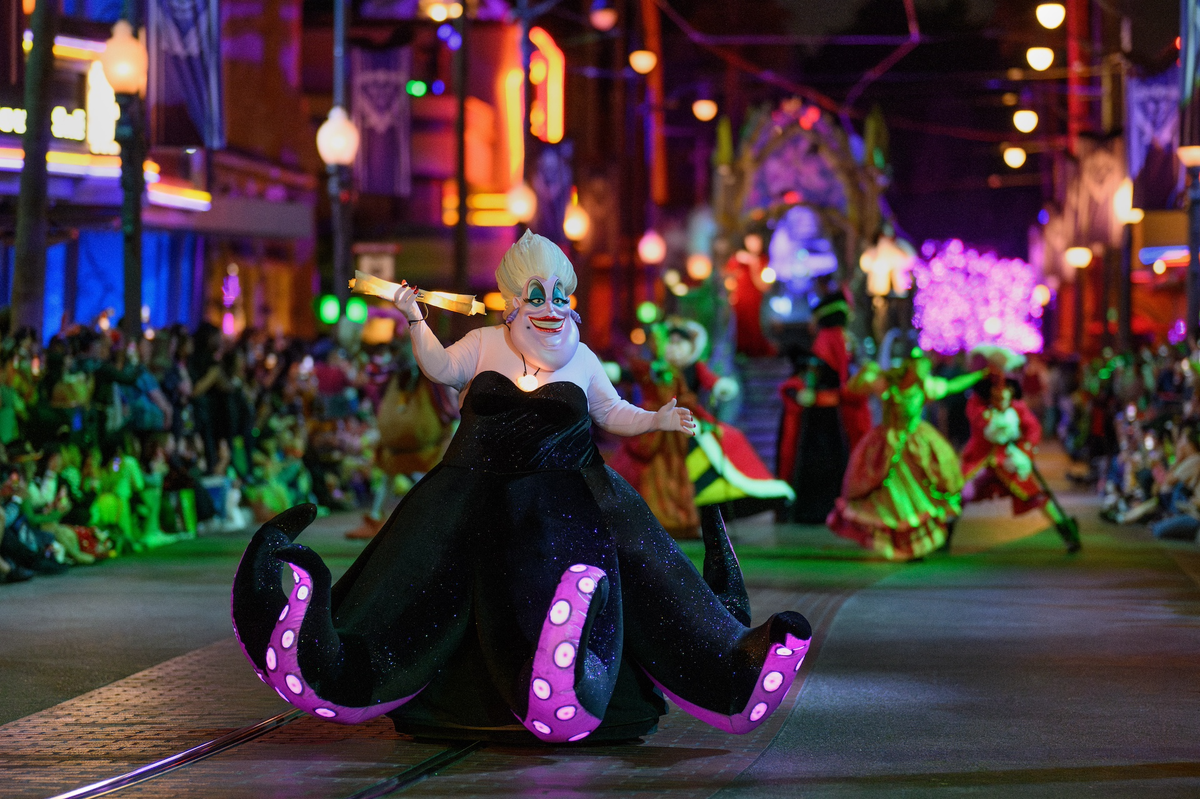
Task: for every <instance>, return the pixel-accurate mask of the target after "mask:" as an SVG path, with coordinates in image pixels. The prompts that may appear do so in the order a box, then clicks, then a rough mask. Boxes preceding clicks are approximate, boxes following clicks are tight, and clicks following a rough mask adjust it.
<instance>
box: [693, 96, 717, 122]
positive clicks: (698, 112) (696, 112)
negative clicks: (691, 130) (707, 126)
mask: <svg viewBox="0 0 1200 799" xmlns="http://www.w3.org/2000/svg"><path fill="white" fill-rule="evenodd" d="M692 115H693V116H695V117H696V119H698V120H700V121H701V122H710V121H712V120H713V119H714V118H715V117H716V116H717V104H716V103H715V102H713V101H712V100H705V99H701V100H697V101H696V102H694V103H692Z"/></svg>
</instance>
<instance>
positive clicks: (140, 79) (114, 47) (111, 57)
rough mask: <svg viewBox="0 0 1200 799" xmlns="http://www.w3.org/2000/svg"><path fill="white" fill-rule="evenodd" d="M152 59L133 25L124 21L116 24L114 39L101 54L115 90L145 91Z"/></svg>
mask: <svg viewBox="0 0 1200 799" xmlns="http://www.w3.org/2000/svg"><path fill="white" fill-rule="evenodd" d="M149 60H150V59H149V56H148V55H147V54H146V45H145V44H144V43H142V42H141V41H140V40H139V39H138V38H137V37H136V36H134V35H133V26H132V25H130V24H129V23H128V22H126V21H125V20H121V21H120V22H118V23H117V24H116V25H113V33H112V38H111V39H109V40H108V41H107V42H105V44H104V52H103V53H101V54H100V66H101V68H102V69H103V70H104V78H105V80H107V81H108V85H109V86H111V87H112V90H113V92H114V93H116V94H145V93H146V70H147V64H148V63H149Z"/></svg>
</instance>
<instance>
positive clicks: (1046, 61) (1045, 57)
mask: <svg viewBox="0 0 1200 799" xmlns="http://www.w3.org/2000/svg"><path fill="white" fill-rule="evenodd" d="M1025 60H1026V61H1028V62H1029V66H1031V67H1033V68H1034V69H1036V70H1037V71H1038V72H1045V71H1046V70H1048V69H1050V67H1051V66H1052V65H1053V64H1054V51H1053V50H1051V49H1050V48H1049V47H1030V48H1029V49H1028V50H1026V51H1025Z"/></svg>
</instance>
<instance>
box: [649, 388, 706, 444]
mask: <svg viewBox="0 0 1200 799" xmlns="http://www.w3.org/2000/svg"><path fill="white" fill-rule="evenodd" d="M676 402H677V401H676V400H675V398H673V397H672V399H671V401H670V402H668V403H667V404H666V405H664V406H662V407H661V408H659V409H658V411H657V412H656V413H655V414H654V416H655V417H656V418H655V420H654V421H655V428H656V429H658V430H664V431H666V432H669V433H684V434H685V435H689V436H694V435H696V420H695V418H693V416H692V412H691V411H689V410H688V409H687V408H678V407H676Z"/></svg>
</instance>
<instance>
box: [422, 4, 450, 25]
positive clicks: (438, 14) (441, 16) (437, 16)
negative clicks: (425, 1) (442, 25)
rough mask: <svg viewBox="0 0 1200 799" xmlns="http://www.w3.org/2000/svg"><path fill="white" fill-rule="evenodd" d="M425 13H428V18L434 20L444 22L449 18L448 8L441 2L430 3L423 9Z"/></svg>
mask: <svg viewBox="0 0 1200 799" xmlns="http://www.w3.org/2000/svg"><path fill="white" fill-rule="evenodd" d="M425 13H426V14H428V15H429V18H430V19H431V20H433V21H434V22H445V21H446V20H447V19H449V18H450V10H449V9H448V8H446V6H444V5H442V4H441V3H434V4H432V5H430V6H429V8H428V9H426V10H425Z"/></svg>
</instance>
